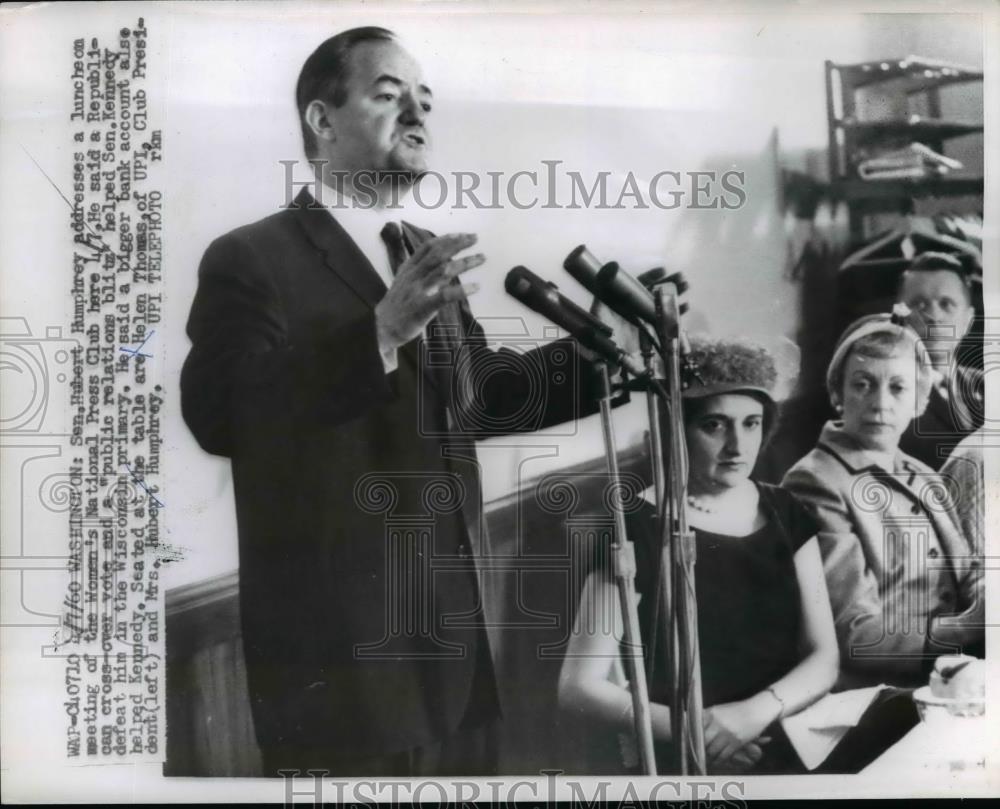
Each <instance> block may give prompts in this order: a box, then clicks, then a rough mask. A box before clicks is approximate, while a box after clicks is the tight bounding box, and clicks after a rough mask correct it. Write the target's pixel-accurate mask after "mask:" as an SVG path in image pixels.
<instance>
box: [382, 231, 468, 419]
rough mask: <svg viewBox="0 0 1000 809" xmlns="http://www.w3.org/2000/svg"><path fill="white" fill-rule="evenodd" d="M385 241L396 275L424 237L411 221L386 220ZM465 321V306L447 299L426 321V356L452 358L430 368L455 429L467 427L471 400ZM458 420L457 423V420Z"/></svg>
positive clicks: (383, 237)
mask: <svg viewBox="0 0 1000 809" xmlns="http://www.w3.org/2000/svg"><path fill="white" fill-rule="evenodd" d="M380 235H381V237H382V241H383V242H384V243H385V246H386V250H387V251H388V254H389V267H390V268H391V269H392V274H393V276H395V275H396V272H397V271H398V270H399V267H400V265H401V264H402V263H403V262H404V261H406V259H407V258H408V257H409V256H410V254H411V253H412V252H413V250H415V249H416V247H417V246H418V245H419V243H420V242H421V240H422V239H423V238H425V237H423V236H422V235H421V233H420V232H419V231H417V230H416V228H414V227H413V226H412V225H408V224H407V223H405V222H404V223H403V227H402V228H400V226H399V225H398V224H397V223H396V222H387V223H386V224H385V227H383V228H382V231H381V233H380ZM462 331H463V321H462V310H461V307H460V305H459V304H458V303H457V302H453V303H448V304H445V305H444V306H442V307H441V308H440V309H439V310H438V313H437V315H435V316H434V318H433V319H432V320H431V322H430V323H428V324H427V329H426V333H427V340H426V342H427V350H428V354H427V357H425V358H424V359H425V360H426V359H427V358H428V357H430V356H434V357H441V356H443V355H444V356H448V357H450V358H451V362H450V363H448V364H447V365H444V364H441V363H439V362H435V363H433V365H432V366H431V371H432V374H433V376H434V377H435V379H436V380H437V381H438V384H439V385H441V386H442V390H443V391H444V393H445V394H446V396H447V401H448V404H449V408H450V410H451V413H450V421H451V422H452V423H451V424H450V425H449V426H450V428H451V429H452V430H455V429H458V430H460V431H465V430H467V429H468V427H467V426H463V425H465V424H466V419H464V418H462V417H461V415H460V413H462V412H464V411H465V410H467V409H468V408H469V406H470V404H471V402H472V398H473V397H472V395H471V386H470V385H471V379H470V367H471V366H470V361H469V358H468V357H467V356H466V354H467V353H468V350H469V349H468V346H466V345H465V343H464V341H463V339H462ZM455 421H457V422H458V423H457V424H455Z"/></svg>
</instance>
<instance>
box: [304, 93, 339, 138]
mask: <svg viewBox="0 0 1000 809" xmlns="http://www.w3.org/2000/svg"><path fill="white" fill-rule="evenodd" d="M330 117H331V116H330V114H329V110H328V107H327V105H326V103H325V102H323V101H320V100H319V99H318V98H314V99H313V100H312V101H310V102H309V106H308V107H306V113H305V119H306V124H307V125H308V127H309V128H310V129H311V130H312V133H313V135H315V136H316V140H323V141H326V142H327V143H333V141H335V140H336V139H337V136H336V134H335V133H334V130H333V122H332V121H331V120H330Z"/></svg>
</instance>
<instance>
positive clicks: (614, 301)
mask: <svg viewBox="0 0 1000 809" xmlns="http://www.w3.org/2000/svg"><path fill="white" fill-rule="evenodd" d="M596 282H597V296H598V297H599V298H600V299H601V300H602V301H604V302H605V303H606V304H607V305H608V306H610V307H611V308H612V309H614V310H615V311H616V312H618V314H620V315H621V316H622V317H624V318H626V319H627V320H630V321H632V322H633V323H635V324H636V325H638V321H640V320H644V321H646V322H647V323H650V324H652V325H653V326H656V301H655V300H654V299H653V295H652V294H651V293H650V291H649V290H648V289H646V287H644V286H643V285H642V284H640V283H639V282H638V281H636V280H635V278H633V277H632V276H631V275H629V274H628V273H627V272H625V271H624V270H623V269H622V268H621V267H619V266H618V262H617V261H611V262H609V263H607V264H605V265H604V266H603V267H602V268H601V270H600V272H598V273H597V279H596Z"/></svg>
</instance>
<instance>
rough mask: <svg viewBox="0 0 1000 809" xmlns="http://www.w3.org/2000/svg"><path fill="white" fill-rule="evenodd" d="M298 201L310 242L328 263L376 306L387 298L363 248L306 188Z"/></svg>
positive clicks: (369, 303)
mask: <svg viewBox="0 0 1000 809" xmlns="http://www.w3.org/2000/svg"><path fill="white" fill-rule="evenodd" d="M295 204H296V205H297V206H298V208H297V209H296V213H297V214H298V221H299V223H300V224H301V225H302V228H303V230H305V233H306V236H307V237H308V238H309V241H310V242H312V243H313V245H314V246H315V247H316V249H317V250H319V251H320V253H321V254H322V255H323V261H324V263H325V264H326V266H327V267H329V268H330V269H331V270H332V271H333V272H335V273H336V274H337V275H338V276H339V277H340V279H341V280H342V281H343V282H344V283H345V284H347V285H348V286H349V287H350V288H351V289H352V290H354V292H355V293H356V294H357V295H358V297H359V298H361V300H363V301H364V302H365V303H366V304H368V306H370V307H371V308H372V309H374V308H375V306H376V304H378V302H379V301H380V300H382V298H383V297H384V295H385V292H386V286H385V284H384V283H382V279H381V278H379V274H378V272H376V270H375V268H374V267H373V266H372V265H371V262H370V261H369V260H368V259H367V257H366V256H365V254H364V253H363V252H361V248H359V247H358V246H357V245H356V244H355V243H354V240H353V239H352V238H351V237H350V236H348V235H347V231H345V230H344V229H343V228H342V227H341V226H340V223H339V222H337V220H336V219H335V218H334V217H332V216H330V212H329V211H327V210H325V209H324V208H323V207H321V206H320V205H319V203H317V202H316V201H315V200H314V199H313V196H312V194H310V193H309V192H308V191H307V190H306V189H304V188H303V189H302V190H301V191H300V192H299V195H298V196H297V197H296V198H295Z"/></svg>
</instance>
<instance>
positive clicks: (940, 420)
mask: <svg viewBox="0 0 1000 809" xmlns="http://www.w3.org/2000/svg"><path fill="white" fill-rule="evenodd" d="M948 390H949V394H950V398H948V399H945V398H944V397H943V396H941V394H940V393H939V392H938V390H937V388H932V389H931V395H930V399H928V401H927V409H926V410H925V411H924V412H923V414H922V415H921V416H919V417H918V418H915V419H914V420H913V421H911V422H910V426H909V427H907V428H906V432H904V433H903V435H902V436H901V437H900V439H899V448H900V449H901V450H902V451H903V452H905V453H906V454H907V455H911V456H913V457H914V458H916V459H917V460H918V461H921V462H923V463H925V464H927V465H928V466H929V467H930V468H931V469H934V470H938V469H940V468H941V467H942V466H944V462H945V461H947V460H948V456H949V455H950V454H951V451H952V450H953V449H954V448H955V447H956V446H957V445H958V443H959V442H960V441H961V440H962V439H963V438H965V437H966V436H967V435H970V434H971V433H973V432H975V431H976V430H978V429H979V428H980V427H982V425H983V412H984V411H983V375H982V372H981V371H979V372H977V371H975V370H973V369H970V368H964V367H961V366H959V367H957V368H956V369H955V373H954V375H953V376H952V378H951V380H950V383H949V385H948Z"/></svg>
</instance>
